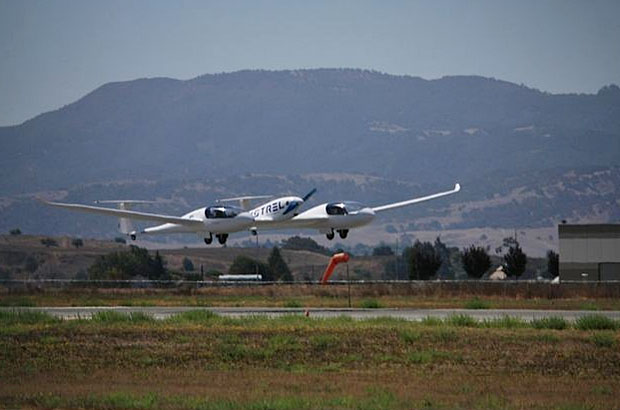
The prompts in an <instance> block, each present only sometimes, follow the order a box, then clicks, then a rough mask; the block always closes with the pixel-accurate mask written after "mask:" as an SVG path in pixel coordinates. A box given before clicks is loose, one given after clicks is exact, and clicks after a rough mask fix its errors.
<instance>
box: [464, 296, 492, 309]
mask: <svg viewBox="0 0 620 410" xmlns="http://www.w3.org/2000/svg"><path fill="white" fill-rule="evenodd" d="M490 308H491V304H490V303H489V302H487V301H485V300H482V299H479V298H477V297H475V298H473V299H471V300H468V301H467V302H465V309H490Z"/></svg>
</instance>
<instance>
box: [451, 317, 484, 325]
mask: <svg viewBox="0 0 620 410" xmlns="http://www.w3.org/2000/svg"><path fill="white" fill-rule="evenodd" d="M446 323H448V324H450V325H452V326H461V327H477V326H478V321H477V320H476V319H474V318H473V317H471V316H468V315H454V316H450V317H448V318H447V319H446Z"/></svg>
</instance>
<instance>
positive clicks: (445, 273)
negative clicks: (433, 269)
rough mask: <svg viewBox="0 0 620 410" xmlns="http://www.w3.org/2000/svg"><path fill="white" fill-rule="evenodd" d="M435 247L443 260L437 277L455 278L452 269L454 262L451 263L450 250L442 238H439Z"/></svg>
mask: <svg viewBox="0 0 620 410" xmlns="http://www.w3.org/2000/svg"><path fill="white" fill-rule="evenodd" d="M433 247H434V248H435V252H436V253H437V254H438V255H439V257H440V258H441V265H440V266H439V269H438V270H437V276H438V277H440V278H446V277H454V269H453V268H452V261H450V250H449V249H448V247H447V246H446V244H444V243H443V242H441V238H439V237H437V238H436V239H435V243H434V244H433Z"/></svg>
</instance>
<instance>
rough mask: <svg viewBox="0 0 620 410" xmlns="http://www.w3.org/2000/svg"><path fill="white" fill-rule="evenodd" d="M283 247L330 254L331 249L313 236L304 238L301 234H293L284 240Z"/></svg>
mask: <svg viewBox="0 0 620 410" xmlns="http://www.w3.org/2000/svg"><path fill="white" fill-rule="evenodd" d="M282 249H290V250H294V251H299V250H302V251H311V252H318V253H322V254H325V255H329V254H330V253H331V252H330V250H329V249H327V248H325V247H323V246H321V245H319V244H318V243H316V241H315V240H314V239H312V238H302V237H300V236H292V237H290V238H288V239H285V240H283V241H282Z"/></svg>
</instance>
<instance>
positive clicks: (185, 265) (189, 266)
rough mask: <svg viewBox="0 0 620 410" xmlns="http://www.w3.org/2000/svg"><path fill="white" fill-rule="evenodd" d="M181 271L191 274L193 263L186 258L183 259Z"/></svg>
mask: <svg viewBox="0 0 620 410" xmlns="http://www.w3.org/2000/svg"><path fill="white" fill-rule="evenodd" d="M183 270H184V271H185V272H193V271H194V262H192V260H191V259H190V258H188V257H187V256H186V257H185V258H183Z"/></svg>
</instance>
